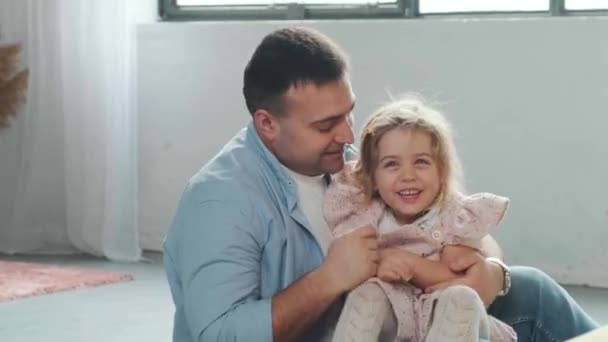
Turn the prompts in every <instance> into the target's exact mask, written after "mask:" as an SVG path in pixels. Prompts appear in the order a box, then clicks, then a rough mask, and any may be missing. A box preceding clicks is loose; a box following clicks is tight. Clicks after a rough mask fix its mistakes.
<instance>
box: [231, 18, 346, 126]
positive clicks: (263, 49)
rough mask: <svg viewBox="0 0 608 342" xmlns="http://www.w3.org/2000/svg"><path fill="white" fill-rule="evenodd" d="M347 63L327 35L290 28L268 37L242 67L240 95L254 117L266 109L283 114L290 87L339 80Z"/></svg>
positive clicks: (307, 29)
mask: <svg viewBox="0 0 608 342" xmlns="http://www.w3.org/2000/svg"><path fill="white" fill-rule="evenodd" d="M347 71H348V60H347V57H346V55H345V54H344V53H343V52H342V51H341V50H340V48H339V47H338V46H337V45H336V44H335V43H334V42H332V41H331V39H329V38H328V37H327V36H325V35H323V34H321V33H320V32H317V31H315V30H312V29H309V28H299V27H291V28H285V29H280V30H277V31H274V32H272V33H270V34H269V35H267V36H266V37H265V38H264V39H263V40H262V42H261V43H260V45H258V47H257V48H256V50H255V52H254V53H253V56H252V57H251V60H249V63H247V66H246V67H245V75H244V85H243V95H244V96H245V103H246V104H247V109H249V112H250V113H251V114H252V115H253V113H255V111H256V110H258V109H266V110H268V111H270V112H271V113H273V114H275V115H284V114H285V108H284V103H283V95H284V94H285V92H287V90H288V89H289V87H291V86H292V85H296V86H297V85H298V84H300V83H307V82H313V83H314V84H315V85H317V86H321V85H324V84H327V83H330V82H334V81H338V80H340V79H342V78H343V77H344V76H345V74H346V73H347Z"/></svg>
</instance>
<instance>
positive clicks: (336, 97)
mask: <svg viewBox="0 0 608 342" xmlns="http://www.w3.org/2000/svg"><path fill="white" fill-rule="evenodd" d="M284 101H285V108H286V115H285V116H283V117H279V118H278V119H277V122H278V131H277V134H276V136H275V139H273V141H272V149H273V152H274V153H275V154H276V156H277V158H278V159H279V160H280V161H281V163H282V164H283V165H285V166H287V167H288V168H290V169H291V170H293V171H295V172H298V173H301V174H304V175H308V176H316V175H321V174H324V173H336V172H338V171H340V170H341V169H342V167H343V166H344V155H343V153H344V145H345V144H352V143H353V141H354V137H353V130H352V122H351V111H352V110H353V107H354V95H353V92H352V89H351V87H350V82H349V81H348V80H347V79H344V80H340V81H335V82H331V83H327V84H324V85H321V86H317V85H315V84H314V83H312V82H307V83H301V84H298V85H297V86H291V88H289V90H288V91H287V92H286V93H285V95H284Z"/></svg>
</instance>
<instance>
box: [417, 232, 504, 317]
mask: <svg viewBox="0 0 608 342" xmlns="http://www.w3.org/2000/svg"><path fill="white" fill-rule="evenodd" d="M481 248H482V253H483V254H484V255H481V254H480V253H479V252H478V251H476V250H475V249H473V248H471V247H467V246H450V247H449V248H444V250H443V252H442V255H441V259H442V263H445V264H446V265H447V266H448V267H449V268H450V269H451V270H452V271H453V272H456V273H461V274H463V275H462V276H461V277H459V278H457V279H454V280H449V281H446V282H442V283H438V284H435V285H432V286H430V287H428V288H427V291H434V290H437V289H443V288H446V287H448V286H451V285H467V286H469V287H471V288H473V289H474V290H475V291H477V293H478V294H479V296H480V297H481V299H482V300H483V302H484V304H486V306H489V305H490V304H492V302H493V301H494V299H495V298H496V296H497V295H498V293H499V292H500V291H501V290H502V287H503V283H504V273H503V270H502V267H500V266H499V265H498V264H496V263H494V262H490V261H487V260H485V258H484V256H486V257H487V256H500V257H502V250H501V248H500V246H499V245H498V243H497V242H496V240H494V238H492V237H491V236H489V235H488V236H486V237H484V238H483V239H482V240H481Z"/></svg>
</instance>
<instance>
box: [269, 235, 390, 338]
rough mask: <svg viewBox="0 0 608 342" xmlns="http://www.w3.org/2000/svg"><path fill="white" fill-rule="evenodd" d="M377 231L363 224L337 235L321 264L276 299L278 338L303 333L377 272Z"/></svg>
mask: <svg viewBox="0 0 608 342" xmlns="http://www.w3.org/2000/svg"><path fill="white" fill-rule="evenodd" d="M377 263H378V254H377V242H376V231H375V230H374V229H373V228H370V227H367V228H361V229H357V230H355V231H354V232H352V233H350V234H347V235H344V236H342V237H340V238H338V239H336V240H335V241H334V242H333V243H332V245H331V246H330V248H329V251H328V253H327V257H326V259H325V261H324V262H323V265H321V267H320V268H318V269H317V270H314V271H312V272H310V273H309V274H307V275H306V276H304V277H302V278H301V279H299V280H298V281H296V282H295V283H294V284H292V285H291V286H289V287H288V288H286V289H285V290H283V291H282V292H280V293H279V294H277V295H276V296H274V297H273V299H272V330H273V332H274V341H292V340H295V339H296V338H297V337H298V336H300V335H302V334H303V333H304V332H305V331H306V330H307V329H308V328H309V327H310V326H311V325H312V324H313V323H314V322H315V321H317V320H318V319H319V317H320V316H321V315H322V314H323V313H324V312H325V310H327V308H328V307H329V305H330V304H331V303H333V302H334V301H335V300H336V299H337V298H338V296H340V295H342V294H343V293H345V292H346V291H349V290H351V289H353V288H354V287H356V286H357V285H359V284H361V283H362V282H363V281H365V280H367V279H369V278H371V277H372V276H374V275H375V274H376V268H377Z"/></svg>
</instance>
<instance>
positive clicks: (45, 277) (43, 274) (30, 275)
mask: <svg viewBox="0 0 608 342" xmlns="http://www.w3.org/2000/svg"><path fill="white" fill-rule="evenodd" d="M129 280H133V276H132V275H130V274H128V273H118V272H109V271H101V270H94V269H82V268H67V267H57V266H53V265H47V264H34V263H25V262H13V261H2V260H0V302H5V301H9V300H13V299H17V298H23V297H31V296H39V295H43V294H49V293H53V292H59V291H68V290H75V289H78V288H83V287H90V286H99V285H104V284H110V283H116V282H120V281H129Z"/></svg>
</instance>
